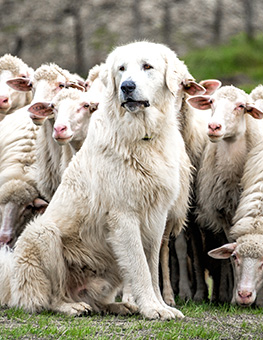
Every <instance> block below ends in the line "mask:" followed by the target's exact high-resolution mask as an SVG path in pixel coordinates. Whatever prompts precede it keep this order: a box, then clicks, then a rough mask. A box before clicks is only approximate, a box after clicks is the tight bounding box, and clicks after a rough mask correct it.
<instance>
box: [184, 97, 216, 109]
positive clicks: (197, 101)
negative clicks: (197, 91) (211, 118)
mask: <svg viewBox="0 0 263 340" xmlns="http://www.w3.org/2000/svg"><path fill="white" fill-rule="evenodd" d="M186 101H187V103H188V104H190V105H191V106H192V107H194V108H195V109H198V110H208V109H210V108H211V98H210V96H194V97H191V98H188V99H187V100H186Z"/></svg>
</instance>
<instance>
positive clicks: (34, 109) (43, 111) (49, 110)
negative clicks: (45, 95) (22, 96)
mask: <svg viewBox="0 0 263 340" xmlns="http://www.w3.org/2000/svg"><path fill="white" fill-rule="evenodd" d="M53 109H54V108H53V107H52V106H51V104H50V103H46V102H39V103H35V104H33V105H31V106H30V107H29V108H28V109H27V110H28V111H29V112H30V113H32V114H33V115H35V116H37V117H48V116H50V115H51V114H53Z"/></svg>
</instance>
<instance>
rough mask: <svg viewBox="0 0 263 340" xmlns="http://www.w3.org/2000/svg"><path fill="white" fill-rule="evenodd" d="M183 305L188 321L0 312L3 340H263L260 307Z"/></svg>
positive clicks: (0, 337)
mask: <svg viewBox="0 0 263 340" xmlns="http://www.w3.org/2000/svg"><path fill="white" fill-rule="evenodd" d="M176 302H177V306H178V307H177V308H179V309H180V310H181V311H182V312H183V313H184V315H185V319H183V320H172V321H160V320H145V319H144V318H143V317H142V316H141V315H134V316H127V317H122V316H112V315H106V316H101V315H98V314H96V315H89V316H82V317H69V316H65V315H61V314H55V313H51V312H42V313H40V314H31V313H26V312H24V311H23V310H22V309H14V308H10V309H7V308H2V309H0V325H1V326H0V340H2V339H5V340H6V339H56V340H57V339H63V340H64V339H65V340H69V339H100V340H104V339H105V340H106V339H143V340H145V339H149V340H150V339H167V340H168V339H169V340H170V339H182V340H184V339H185V340H186V339H207V340H208V339H209V340H213V339H239V338H240V339H241V338H242V339H246V338H248V339H249V336H250V338H251V335H253V339H260V338H261V335H262V334H263V322H262V321H263V313H262V309H260V308H247V309H244V308H240V307H236V306H231V305H228V304H224V305H221V306H216V305H214V304H212V303H194V302H193V301H188V302H186V303H185V302H181V301H179V300H178V301H176Z"/></svg>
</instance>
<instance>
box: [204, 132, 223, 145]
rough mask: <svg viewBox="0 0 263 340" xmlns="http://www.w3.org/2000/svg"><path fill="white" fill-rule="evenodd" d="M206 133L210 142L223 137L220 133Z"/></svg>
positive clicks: (217, 140)
mask: <svg viewBox="0 0 263 340" xmlns="http://www.w3.org/2000/svg"><path fill="white" fill-rule="evenodd" d="M207 135H208V138H209V139H210V141H211V142H212V143H216V142H219V141H220V140H221V139H222V138H223V135H222V134H221V135H219V134H213V133H208V134H207Z"/></svg>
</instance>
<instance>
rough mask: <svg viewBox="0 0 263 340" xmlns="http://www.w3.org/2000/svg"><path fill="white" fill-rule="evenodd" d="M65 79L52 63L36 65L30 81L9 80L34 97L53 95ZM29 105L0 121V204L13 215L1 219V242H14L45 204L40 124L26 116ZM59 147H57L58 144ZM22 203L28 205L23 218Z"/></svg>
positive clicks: (35, 98) (37, 98)
mask: <svg viewBox="0 0 263 340" xmlns="http://www.w3.org/2000/svg"><path fill="white" fill-rule="evenodd" d="M52 70H53V73H54V74H52ZM49 71H50V72H49ZM65 81H66V78H65V77H63V76H62V74H61V72H60V69H59V68H58V66H56V65H54V64H53V65H50V66H48V65H42V66H41V67H39V68H38V69H37V70H36V72H35V73H34V77H33V78H32V79H31V85H29V84H28V81H27V80H26V79H24V78H22V79H20V80H19V81H17V79H16V78H14V79H12V80H10V83H11V85H12V86H13V87H15V88H16V89H18V90H19V89H20V88H21V87H23V89H24V90H27V91H30V92H31V91H32V90H33V91H34V98H33V101H36V100H39V99H40V98H41V99H42V100H50V99H52V97H53V96H54V94H55V93H57V92H58V91H59V90H60V87H61V85H63V82H65ZM62 87H63V86H62ZM29 107H30V105H27V106H25V107H23V108H21V109H19V110H17V111H15V112H14V113H11V114H10V115H8V116H7V117H6V118H5V119H4V120H3V121H2V122H1V123H0V190H1V192H2V195H1V196H2V201H3V202H5V203H2V205H1V209H2V213H3V214H5V212H6V211H7V209H10V206H12V208H13V209H12V215H10V217H11V216H12V220H11V219H10V220H8V221H7V220H6V218H5V220H3V221H2V226H1V230H2V231H0V235H1V237H0V242H1V243H8V244H9V245H10V246H13V245H14V243H15V241H16V239H17V237H18V236H19V234H20V233H21V231H22V230H23V228H24V226H25V224H26V222H27V220H28V219H29V218H32V217H33V216H34V215H35V213H36V212H37V211H39V212H43V211H44V209H45V207H46V206H47V202H46V201H45V200H44V199H43V196H42V195H41V193H40V192H39V190H38V188H37V187H38V185H37V178H38V176H36V175H37V174H38V171H36V170H35V169H36V159H37V153H36V140H37V139H38V134H39V127H38V126H37V125H35V124H34V123H33V122H32V119H31V118H30V117H29V112H28V109H29ZM54 144H56V143H54ZM58 151H60V148H59V147H58ZM2 186H3V188H2ZM13 188H16V192H17V194H16V195H15V196H13V197H16V200H15V201H14V199H13V198H12V195H11V194H9V193H10V192H13V191H12V190H13ZM25 192H27V193H28V195H26V194H25ZM29 193H30V194H29ZM24 207H28V209H27V211H26V215H27V218H26V219H24V215H25V210H23V209H24ZM30 210H31V214H30ZM21 213H22V215H21ZM7 222H8V223H7Z"/></svg>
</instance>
